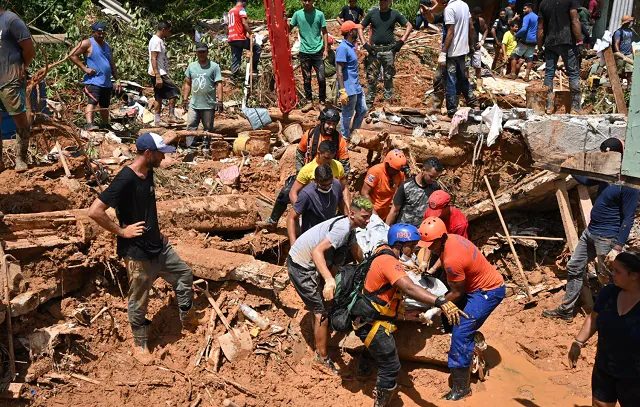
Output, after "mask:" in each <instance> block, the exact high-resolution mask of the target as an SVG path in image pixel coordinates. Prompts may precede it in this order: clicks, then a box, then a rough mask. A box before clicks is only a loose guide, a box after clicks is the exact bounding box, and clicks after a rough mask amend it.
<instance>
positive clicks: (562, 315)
mask: <svg viewBox="0 0 640 407" xmlns="http://www.w3.org/2000/svg"><path fill="white" fill-rule="evenodd" d="M542 316H543V317H545V318H551V319H561V320H563V321H567V322H571V321H573V313H571V312H567V311H562V310H561V309H560V308H556V309H548V310H544V311H542Z"/></svg>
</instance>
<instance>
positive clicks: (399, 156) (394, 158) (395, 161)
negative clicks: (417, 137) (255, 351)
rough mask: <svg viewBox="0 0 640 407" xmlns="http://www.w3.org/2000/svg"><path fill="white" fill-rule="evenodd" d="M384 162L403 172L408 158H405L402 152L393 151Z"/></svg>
mask: <svg viewBox="0 0 640 407" xmlns="http://www.w3.org/2000/svg"><path fill="white" fill-rule="evenodd" d="M384 162H385V163H387V164H389V167H391V168H393V169H394V170H398V171H401V170H402V167H404V166H405V165H407V157H405V156H404V153H403V152H402V150H391V151H389V152H388V153H387V155H386V156H385V157H384Z"/></svg>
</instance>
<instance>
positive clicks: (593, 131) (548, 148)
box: [523, 115, 627, 165]
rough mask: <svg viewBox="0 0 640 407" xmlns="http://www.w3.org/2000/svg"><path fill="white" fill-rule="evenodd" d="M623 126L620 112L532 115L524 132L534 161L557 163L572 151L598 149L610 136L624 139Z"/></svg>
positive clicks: (525, 125) (624, 130)
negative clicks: (588, 114)
mask: <svg viewBox="0 0 640 407" xmlns="http://www.w3.org/2000/svg"><path fill="white" fill-rule="evenodd" d="M626 127H627V124H626V119H625V117H624V116H622V115H600V116H576V115H553V116H538V115H534V116H532V117H530V118H529V120H527V121H526V122H525V123H524V126H523V129H524V132H523V134H524V136H525V142H526V143H527V146H528V147H529V151H531V156H532V158H533V160H534V161H536V162H541V163H546V164H553V165H559V164H561V163H562V162H563V161H565V160H566V159H567V158H569V157H570V156H571V155H572V154H574V153H579V152H592V151H599V147H600V144H601V143H602V142H603V141H604V140H606V139H608V138H610V137H617V138H620V139H621V140H624V139H625V133H626Z"/></svg>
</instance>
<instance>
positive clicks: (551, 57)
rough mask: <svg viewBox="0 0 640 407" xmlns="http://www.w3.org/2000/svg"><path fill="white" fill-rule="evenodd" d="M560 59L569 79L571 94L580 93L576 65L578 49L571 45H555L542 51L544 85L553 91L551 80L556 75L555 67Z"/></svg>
mask: <svg viewBox="0 0 640 407" xmlns="http://www.w3.org/2000/svg"><path fill="white" fill-rule="evenodd" d="M560 57H562V62H564V65H565V66H566V67H567V76H568V77H569V88H570V89H571V92H572V93H575V92H580V90H581V88H580V66H579V65H578V49H577V48H576V47H575V46H573V45H557V46H553V47H546V48H545V50H544V59H545V65H546V68H545V71H544V85H545V86H546V87H548V88H549V90H553V78H554V77H555V75H556V65H558V59H560Z"/></svg>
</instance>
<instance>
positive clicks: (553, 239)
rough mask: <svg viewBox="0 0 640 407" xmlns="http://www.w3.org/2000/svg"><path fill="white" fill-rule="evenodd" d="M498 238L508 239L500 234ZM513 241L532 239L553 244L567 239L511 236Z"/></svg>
mask: <svg viewBox="0 0 640 407" xmlns="http://www.w3.org/2000/svg"><path fill="white" fill-rule="evenodd" d="M498 237H499V238H501V239H506V237H504V236H502V235H501V234H499V233H498ZM511 238H512V239H530V240H548V241H551V242H564V241H565V240H566V239H565V238H562V237H544V236H511Z"/></svg>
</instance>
